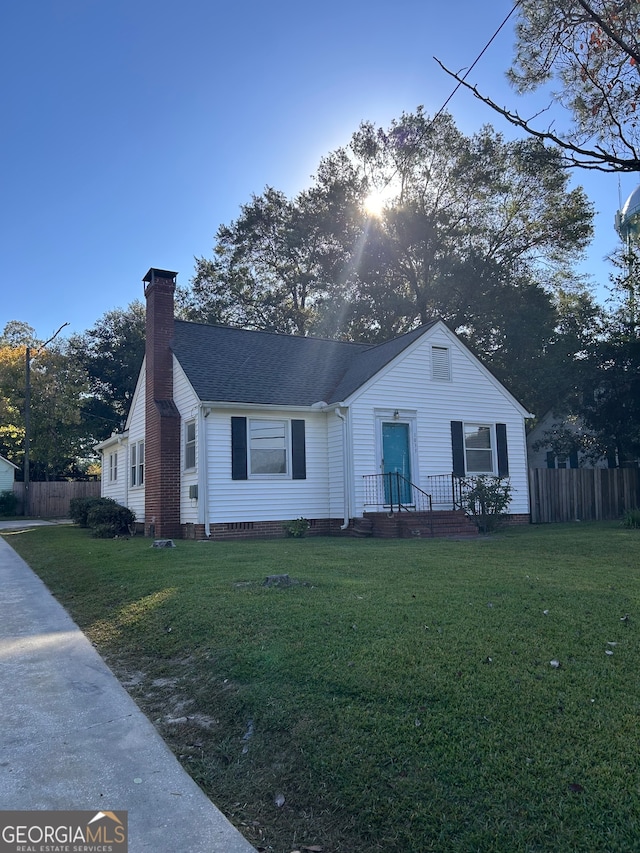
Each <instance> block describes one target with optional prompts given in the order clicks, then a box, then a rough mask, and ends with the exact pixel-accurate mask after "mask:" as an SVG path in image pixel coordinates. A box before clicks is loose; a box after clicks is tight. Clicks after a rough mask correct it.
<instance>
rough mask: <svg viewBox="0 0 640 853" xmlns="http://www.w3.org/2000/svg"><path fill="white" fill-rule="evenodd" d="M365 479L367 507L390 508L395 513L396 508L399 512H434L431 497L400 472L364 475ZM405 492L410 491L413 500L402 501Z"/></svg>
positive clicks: (365, 502)
mask: <svg viewBox="0 0 640 853" xmlns="http://www.w3.org/2000/svg"><path fill="white" fill-rule="evenodd" d="M363 479H364V484H365V495H364V505H365V506H383V507H389V509H390V512H394V507H397V511H398V512H402V511H403V510H404V511H405V512H433V501H432V498H431V495H430V494H429V493H428V492H425V491H424V490H423V489H421V488H420V487H419V486H416V484H415V483H412V482H411V481H410V480H408V479H407V478H406V477H404V476H403V475H402V474H400V473H398V472H387V473H386V474H364V475H363ZM405 490H409V494H410V496H411V498H412V500H410V501H403V500H401V496H402V494H403V492H404V491H405ZM394 498H395V500H394Z"/></svg>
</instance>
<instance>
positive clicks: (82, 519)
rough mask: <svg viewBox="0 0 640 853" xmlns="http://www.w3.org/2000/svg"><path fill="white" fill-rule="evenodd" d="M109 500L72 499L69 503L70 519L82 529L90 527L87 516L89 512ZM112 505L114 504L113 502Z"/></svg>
mask: <svg viewBox="0 0 640 853" xmlns="http://www.w3.org/2000/svg"><path fill="white" fill-rule="evenodd" d="M105 500H109V498H71V500H70V501H69V518H70V519H71V520H72V521H74V522H75V523H76V524H79V525H80V527H88V524H87V516H88V515H89V511H90V510H91V509H92V508H93V507H94V506H97V505H98V504H100V503H101V502H102V501H105ZM112 503H114V502H113V501H112Z"/></svg>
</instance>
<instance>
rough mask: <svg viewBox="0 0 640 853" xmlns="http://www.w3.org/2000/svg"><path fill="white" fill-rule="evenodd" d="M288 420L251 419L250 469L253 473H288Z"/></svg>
mask: <svg viewBox="0 0 640 853" xmlns="http://www.w3.org/2000/svg"><path fill="white" fill-rule="evenodd" d="M288 444H289V436H288V430H287V421H284V420H270V419H269V420H267V419H266V418H264V419H263V418H250V419H249V471H250V473H251V474H285V475H286V474H287V473H288V452H287V451H288Z"/></svg>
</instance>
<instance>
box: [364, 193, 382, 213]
mask: <svg viewBox="0 0 640 853" xmlns="http://www.w3.org/2000/svg"><path fill="white" fill-rule="evenodd" d="M386 203H387V197H386V194H385V193H384V192H382V191H381V190H372V191H371V192H370V193H369V195H368V196H367V197H366V198H365V200H364V209H365V212H366V213H367V214H368V215H369V216H375V217H379V216H382V213H383V211H384V208H385V205H386Z"/></svg>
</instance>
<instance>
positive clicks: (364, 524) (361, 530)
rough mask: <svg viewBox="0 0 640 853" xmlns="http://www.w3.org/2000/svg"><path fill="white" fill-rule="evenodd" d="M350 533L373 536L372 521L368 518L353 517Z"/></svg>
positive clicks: (359, 535)
mask: <svg viewBox="0 0 640 853" xmlns="http://www.w3.org/2000/svg"><path fill="white" fill-rule="evenodd" d="M351 535H352V536H358V537H361V538H362V537H365V536H373V521H372V520H371V519H370V518H354V520H353V525H352V526H351Z"/></svg>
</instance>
